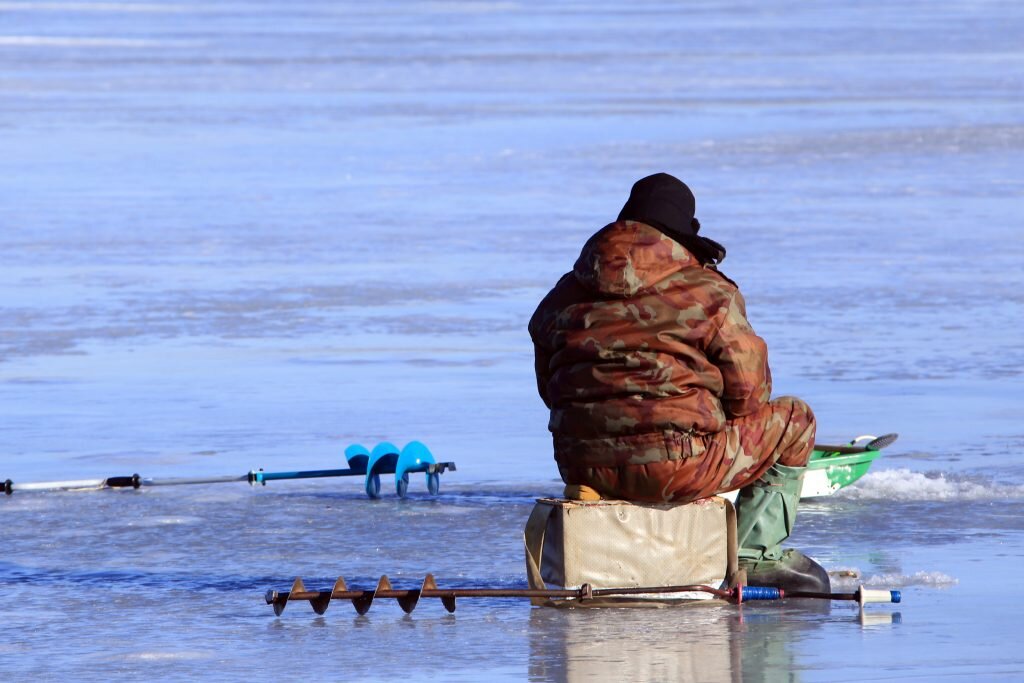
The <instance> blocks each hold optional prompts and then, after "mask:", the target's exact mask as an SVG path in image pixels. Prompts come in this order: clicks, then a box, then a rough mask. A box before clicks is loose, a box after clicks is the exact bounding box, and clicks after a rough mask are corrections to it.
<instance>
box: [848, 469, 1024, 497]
mask: <svg viewBox="0 0 1024 683" xmlns="http://www.w3.org/2000/svg"><path fill="white" fill-rule="evenodd" d="M836 495H837V496H839V497H842V498H850V499H853V500H899V501H913V500H993V499H1006V498H1024V486H1015V485H1011V484H994V483H991V482H989V483H979V482H977V481H969V480H967V479H962V478H953V477H952V476H950V475H947V474H945V473H942V472H938V473H928V474H924V473H921V472H914V471H911V470H908V469H898V470H883V471H881V472H869V473H868V474H866V475H865V476H864V477H863V478H862V479H861V480H860V481H858V482H857V483H856V484H854V485H853V486H850V487H849V488H845V489H843V490H842V491H840V492H839V493H838V494H836Z"/></svg>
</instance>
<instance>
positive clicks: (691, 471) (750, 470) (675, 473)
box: [559, 396, 815, 503]
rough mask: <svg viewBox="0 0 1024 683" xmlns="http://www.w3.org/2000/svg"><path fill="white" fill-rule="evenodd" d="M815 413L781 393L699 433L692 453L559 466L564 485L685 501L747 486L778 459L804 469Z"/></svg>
mask: <svg viewBox="0 0 1024 683" xmlns="http://www.w3.org/2000/svg"><path fill="white" fill-rule="evenodd" d="M814 428H815V423H814V413H812V412H811V409H810V408H809V407H808V405H807V404H806V403H804V402H803V401H801V400H800V399H798V398H792V397H790V396H783V397H781V398H777V399H775V400H774V401H771V402H769V403H767V404H765V405H764V406H762V407H761V409H760V410H759V411H757V412H756V413H754V414H752V415H747V416H745V417H741V418H737V419H734V420H729V421H728V422H726V425H725V429H723V430H722V431H721V432H717V433H715V434H696V435H693V436H692V437H690V438H691V439H693V442H692V446H693V448H692V452H693V456H692V457H688V458H683V459H681V460H665V461H663V462H655V463H648V464H643V465H619V466H611V467H580V468H573V467H561V468H559V472H560V474H561V475H562V480H563V481H565V483H566V484H585V485H587V486H590V487H591V488H593V489H595V490H596V491H597V492H598V493H600V494H601V495H602V496H604V497H606V498H617V499H621V500H638V501H647V502H655V503H662V502H664V503H668V502H673V503H686V502H689V501H691V500H697V499H698V498H706V497H708V496H712V495H714V494H716V493H722V492H725V491H732V490H734V489H739V488H743V487H744V486H746V485H747V484H750V483H752V482H754V481H756V480H757V479H758V478H760V477H761V475H762V474H764V473H765V471H766V470H767V469H768V468H769V467H771V466H772V464H774V463H776V462H778V463H779V464H780V465H788V466H790V467H802V466H804V465H806V464H807V459H808V458H809V457H810V455H811V449H812V448H813V446H814Z"/></svg>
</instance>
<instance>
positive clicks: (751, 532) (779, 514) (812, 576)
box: [736, 464, 831, 593]
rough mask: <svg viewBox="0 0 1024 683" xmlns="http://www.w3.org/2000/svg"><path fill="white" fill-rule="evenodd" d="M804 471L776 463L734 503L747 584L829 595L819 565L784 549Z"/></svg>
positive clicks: (740, 553) (741, 565) (828, 589)
mask: <svg viewBox="0 0 1024 683" xmlns="http://www.w3.org/2000/svg"><path fill="white" fill-rule="evenodd" d="M805 469H807V468H805V467H787V466H786V465H779V464H775V465H772V466H771V467H770V468H768V471H767V472H765V473H764V475H762V477H761V478H760V479H758V480H757V481H755V482H754V483H753V484H751V485H749V486H747V487H745V488H743V489H742V490H741V491H740V494H739V496H738V497H737V499H736V544H737V545H738V546H739V564H740V569H744V570H746V572H747V584H748V585H751V586H772V587H774V588H781V589H783V590H784V591H813V592H819V593H828V592H829V591H830V590H831V585H830V583H829V580H828V572H826V571H825V570H824V569H823V568H822V566H821V565H820V564H818V563H817V562H815V561H814V560H812V559H811V558H809V557H807V556H806V555H804V554H803V553H802V552H800V551H799V550H792V549H790V550H783V549H782V542H783V541H785V540H786V539H787V538H789V535H790V534H791V533H792V532H793V522H794V521H796V508H797V505H798V503H799V501H800V488H801V486H802V485H803V475H804V470H805Z"/></svg>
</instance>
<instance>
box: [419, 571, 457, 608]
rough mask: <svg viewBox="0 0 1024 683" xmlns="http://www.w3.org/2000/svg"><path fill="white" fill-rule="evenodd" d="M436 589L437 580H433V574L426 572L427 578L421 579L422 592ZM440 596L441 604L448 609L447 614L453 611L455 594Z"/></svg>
mask: <svg viewBox="0 0 1024 683" xmlns="http://www.w3.org/2000/svg"><path fill="white" fill-rule="evenodd" d="M436 590H438V588H437V582H436V581H434V575H433V574H427V578H425V579H423V589H422V592H424V593H425V592H426V591H436ZM440 597H441V604H442V605H444V608H445V609H446V610H448V612H449V614H450V613H452V612H454V611H455V596H454V595H442V596H440Z"/></svg>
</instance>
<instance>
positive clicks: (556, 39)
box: [0, 0, 1024, 681]
mask: <svg viewBox="0 0 1024 683" xmlns="http://www.w3.org/2000/svg"><path fill="white" fill-rule="evenodd" d="M1021 35H1024V7H1021V6H1020V5H1019V4H1017V3H1011V2H947V3H941V4H936V3H924V2H871V3H856V5H855V6H854V5H851V6H849V7H845V8H835V7H832V8H826V7H824V6H821V5H812V4H807V3H799V2H779V3H771V6H770V7H766V6H765V4H764V3H757V2H740V3H718V2H704V3H699V4H690V3H687V4H685V5H682V4H677V3H669V2H631V3H627V2H618V3H616V2H576V3H557V4H547V3H519V2H472V3H471V2H436V3H344V2H313V1H296V2H246V1H242V2H231V3H201V2H197V1H193V0H181V1H177V2H166V3H165V2H124V3H121V2H39V3H36V2H0V173H2V177H3V178H4V180H3V182H2V183H0V207H2V212H0V463H2V467H0V480H2V479H6V478H7V477H10V478H11V479H14V480H15V481H32V480H46V479H67V478H75V479H77V478H88V477H104V476H108V475H127V474H131V473H133V472H139V473H141V474H142V475H144V476H150V477H161V476H163V477H167V476H179V475H192V474H195V475H207V474H209V475H214V474H244V473H245V472H247V471H249V470H250V469H255V468H258V467H263V468H265V469H267V470H289V469H319V468H328V467H341V466H342V465H343V462H344V458H343V456H342V453H343V450H344V448H345V446H347V445H348V444H351V443H355V442H359V443H364V444H368V445H371V446H372V445H373V444H374V443H376V442H378V441H381V440H390V441H395V442H397V443H399V444H402V443H405V442H407V441H409V440H412V439H420V440H422V441H424V442H425V443H427V444H428V445H429V446H430V447H431V449H432V450H433V451H434V452H435V454H436V455H437V457H438V458H439V459H441V460H454V461H456V462H457V463H458V471H457V472H455V473H449V474H446V475H444V477H443V478H442V490H441V495H440V496H438V497H437V498H429V497H428V496H427V495H426V493H425V491H424V487H423V484H422V481H418V480H417V481H414V483H413V485H412V487H411V491H412V494H413V496H412V498H411V499H410V500H405V501H400V500H397V499H395V498H394V496H393V495H390V494H389V495H388V496H387V497H386V498H385V499H384V500H381V501H369V500H366V499H365V498H364V497H363V495H362V493H361V485H360V483H359V482H357V481H355V480H341V481H329V482H313V481H310V482H282V483H273V484H271V485H270V486H268V487H267V488H265V489H264V488H259V489H249V488H247V487H246V486H245V485H241V484H239V485H237V486H235V487H232V486H227V485H225V486H219V487H218V486H206V487H195V488H187V489H186V488H179V489H150V490H143V491H138V492H136V491H116V492H114V491H106V492H92V493H65V494H29V493H24V494H15V495H13V496H11V497H3V498H0V520H2V521H0V523H2V527H3V537H4V540H5V548H4V553H3V556H2V558H0V590H2V594H3V596H4V603H5V613H4V618H3V619H2V620H0V672H2V673H3V675H4V677H5V678H9V679H10V680H30V679H31V680H68V679H72V680H88V679H96V680H99V679H106V678H108V677H109V676H110V675H111V674H112V673H114V672H122V673H127V674H130V675H132V676H134V677H136V678H142V677H147V678H149V677H152V678H162V679H171V680H173V679H180V680H184V679H191V678H195V677H202V678H205V679H209V680H239V679H241V678H245V679H248V680H252V681H257V680H318V679H337V680H394V679H395V678H396V677H403V678H406V679H409V680H421V679H438V680H466V681H477V680H533V681H549V680H552V681H579V680H583V679H585V678H594V677H597V678H604V679H605V680H701V681H705V680H707V681H718V680H724V681H729V680H734V681H739V680H759V679H768V680H793V681H797V680H798V681H818V680H825V681H854V680H856V681H860V680H904V679H908V678H918V679H922V680H934V679H937V678H941V679H942V680H972V681H973V680H1008V679H1015V678H1019V677H1021V676H1024V652H1022V651H1021V650H1020V648H1015V647H1013V644H1014V643H1015V642H1016V640H1018V639H1019V636H1020V635H1021V634H1022V632H1024V629H1022V628H1021V627H1020V626H1019V623H1018V618H1017V612H1016V603H1015V601H1014V600H1013V598H1012V596H1013V595H1015V594H1016V593H1018V592H1019V591H1020V590H1021V589H1022V588H1024V579H1022V578H1021V576H1020V573H1019V572H1016V571H1014V568H1015V567H1016V566H1017V565H1018V564H1019V563H1020V562H1021V561H1022V555H1024V466H1022V465H1021V464H1020V462H1019V457H1018V454H1019V451H1020V450H1021V448H1022V447H1024V382H1022V379H1024V344H1022V342H1021V334H1022V332H1024V329H1022V322H1021V321H1022V320H1024V238H1022V237H1021V232H1020V217H1021V210H1022V198H1024V173H1022V171H1024V123H1022V121H1024V97H1022V95H1024V49H1022V46H1021V42H1020V36H1021ZM657 171H667V172H670V173H674V174H676V175H678V176H679V177H681V178H683V179H684V180H685V181H686V182H687V183H689V184H690V186H691V187H692V188H693V189H694V192H695V194H696V196H697V202H698V216H699V217H700V219H701V221H702V224H703V225H704V232H705V233H706V234H707V235H708V236H710V237H713V238H715V239H718V240H719V241H721V242H722V243H724V244H725V245H726V246H727V247H728V248H729V257H728V259H727V260H726V261H725V263H724V264H723V271H724V272H726V273H727V274H728V275H730V276H731V277H732V278H733V279H735V280H737V281H738V282H739V283H740V285H741V287H742V289H743V291H744V293H745V295H746V298H747V302H748V309H749V313H750V318H751V321H752V323H753V325H754V327H755V329H757V331H758V332H759V333H760V334H761V335H762V336H764V337H765V338H766V339H767V340H768V343H769V347H770V349H771V362H772V369H773V374H774V377H775V384H776V393H779V394H782V393H789V394H796V395H799V396H801V397H802V398H804V399H806V400H807V401H808V402H809V403H810V404H811V405H812V406H813V407H814V409H815V411H816V413H817V416H818V421H819V437H820V438H821V439H822V440H825V441H839V440H845V439H848V438H850V437H852V436H856V435H858V434H862V433H865V432H872V433H876V434H877V433H882V432H889V431H898V432H900V434H901V439H900V441H899V442H897V444H896V445H895V446H893V447H892V448H891V449H890V450H889V451H887V452H886V455H885V456H883V458H882V459H881V460H880V461H879V462H878V464H876V466H875V467H874V468H873V470H872V473H871V474H869V475H868V477H867V478H865V479H864V480H863V481H862V482H861V483H860V484H859V485H858V486H856V487H854V488H851V489H849V490H848V491H846V492H844V493H843V495H841V496H839V497H836V498H833V499H830V500H827V501H822V502H817V503H813V504H807V505H805V506H804V507H803V508H802V509H801V514H800V518H799V520H798V530H797V533H796V535H795V536H794V538H793V542H794V545H797V546H799V547H801V548H804V549H805V550H807V551H808V552H810V553H811V554H814V555H815V556H816V557H818V559H819V560H821V561H822V562H823V563H824V564H825V565H826V566H827V567H828V568H830V569H855V570H857V571H858V572H859V573H860V574H861V575H862V576H863V577H864V580H866V581H867V582H868V583H870V584H872V585H877V586H888V587H893V588H902V589H903V591H904V602H903V604H902V605H900V606H898V609H897V608H895V606H877V607H876V608H875V609H872V610H871V611H870V612H869V614H868V616H869V617H871V618H869V619H868V620H867V621H864V620H861V619H860V618H859V616H858V613H857V611H856V610H855V609H854V608H852V607H851V606H849V605H845V604H836V605H833V606H831V608H829V607H826V606H814V607H808V606H804V605H796V604H786V605H781V606H780V605H770V604H767V605H746V606H744V607H742V608H736V607H721V608H719V607H710V608H702V609H676V610H670V611H646V610H639V611H625V610H616V611H608V610H604V611H600V610H590V611H551V610H543V609H533V608H530V607H528V606H527V605H525V604H523V603H520V602H514V601H502V600H485V601H472V602H471V601H465V602H462V603H460V606H459V610H458V611H457V612H456V613H455V614H454V615H448V614H447V613H446V612H444V610H443V609H442V608H441V607H440V605H438V604H436V601H434V602H425V603H424V604H422V605H421V606H420V607H419V608H418V609H417V611H416V612H415V613H414V614H413V615H410V616H403V614H402V613H401V611H400V610H399V609H398V607H397V606H395V605H394V604H393V603H391V604H388V603H387V602H385V603H382V604H375V605H374V608H373V611H372V612H371V613H370V614H368V615H367V616H365V617H358V616H356V615H355V613H354V611H352V610H351V608H350V607H349V606H348V605H345V604H343V603H336V604H334V605H332V607H331V609H330V610H329V611H328V612H327V613H326V615H325V616H323V617H316V616H315V615H314V614H313V613H312V612H311V611H310V610H309V609H308V606H306V605H303V604H296V605H293V606H291V607H289V609H288V611H287V612H285V614H284V615H282V617H280V618H275V617H274V616H273V612H272V611H271V609H270V608H269V607H267V606H266V605H265V604H264V603H263V599H262V595H263V593H264V591H266V590H267V589H268V588H276V589H279V590H284V589H287V588H288V587H289V586H290V584H291V581H292V579H293V578H294V577H295V576H302V577H303V578H304V580H305V581H306V585H307V586H310V587H317V588H326V587H328V586H329V585H330V584H332V583H333V581H334V579H335V578H336V577H337V576H339V575H343V576H344V577H345V578H346V580H347V581H348V583H349V585H350V586H352V585H354V586H359V587H370V586H371V585H373V584H375V582H376V579H377V577H378V576H379V575H380V574H388V575H389V576H390V577H391V578H392V580H393V582H394V583H395V584H396V585H400V586H403V587H405V586H409V587H411V586H413V585H418V583H419V582H420V581H421V580H422V577H423V575H424V574H426V573H427V572H432V573H434V574H435V575H436V576H437V577H438V580H439V582H441V583H442V584H445V583H447V584H448V585H456V584H458V585H467V586H484V585H499V586H510V587H511V586H522V585H525V575H524V568H523V557H522V550H521V541H520V534H521V530H522V526H523V524H524V523H525V521H526V517H527V515H528V513H529V509H530V506H531V504H532V501H533V499H534V498H536V497H538V496H544V495H552V494H556V493H558V492H559V490H560V486H559V482H558V481H557V480H556V478H557V473H556V471H555V468H554V463H553V461H552V460H551V454H550V442H549V438H548V433H547V431H546V428H545V427H546V420H547V415H546V411H545V409H544V407H543V405H542V404H541V402H540V400H539V399H538V398H537V396H536V392H535V385H534V380H533V370H532V349H531V347H530V343H529V338H528V335H527V333H526V321H527V320H528V318H529V315H530V314H531V313H532V311H533V308H534V306H535V305H536V303H537V302H538V301H539V300H540V298H541V297H542V296H543V295H544V293H545V292H546V291H547V290H548V288H549V287H550V286H551V285H552V284H553V283H554V282H555V280H556V279H557V278H558V277H559V276H560V275H561V274H562V273H563V272H565V271H566V270H568V269H569V268H570V267H571V265H572V263H573V261H574V260H575V258H576V255H577V254H578V252H579V249H580V247H581V246H582V244H583V242H584V241H585V239H586V238H587V237H588V236H589V235H590V234H591V233H593V232H594V231H595V230H597V229H598V228H600V227H601V226H602V225H604V224H605V223H606V222H608V221H610V220H612V219H613V218H614V216H615V215H616V213H617V212H618V210H619V208H620V207H621V204H622V202H623V201H624V200H625V198H626V196H627V194H628V191H629V187H630V185H631V184H632V182H633V181H634V180H636V179H637V178H639V177H641V176H644V175H647V174H649V173H652V172H657Z"/></svg>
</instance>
